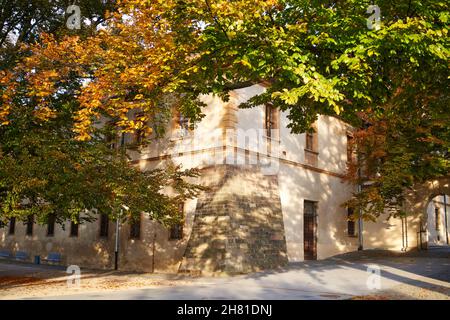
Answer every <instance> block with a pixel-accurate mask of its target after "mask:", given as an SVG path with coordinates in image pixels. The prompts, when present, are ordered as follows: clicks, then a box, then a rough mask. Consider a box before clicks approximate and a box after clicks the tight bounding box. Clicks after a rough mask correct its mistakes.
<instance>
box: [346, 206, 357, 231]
mask: <svg viewBox="0 0 450 320" xmlns="http://www.w3.org/2000/svg"><path fill="white" fill-rule="evenodd" d="M353 213H354V211H353V209H352V208H348V209H347V234H348V235H349V236H350V237H354V236H356V228H355V218H354V216H353Z"/></svg>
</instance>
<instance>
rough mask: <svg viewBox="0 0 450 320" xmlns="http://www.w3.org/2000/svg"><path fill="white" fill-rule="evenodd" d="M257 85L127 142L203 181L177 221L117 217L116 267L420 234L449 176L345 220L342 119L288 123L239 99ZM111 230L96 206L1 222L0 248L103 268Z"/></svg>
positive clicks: (193, 262) (170, 267) (142, 157)
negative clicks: (35, 221)
mask: <svg viewBox="0 0 450 320" xmlns="http://www.w3.org/2000/svg"><path fill="white" fill-rule="evenodd" d="M262 90H264V88H263V86H260V85H255V86H252V87H249V88H245V89H239V90H236V91H234V92H233V93H232V94H231V99H230V101H228V102H223V101H221V100H220V99H219V98H218V97H214V96H210V95H208V96H204V97H203V100H204V102H205V103H206V104H207V107H205V109H204V110H203V113H204V114H205V117H204V119H203V120H202V121H201V122H200V123H198V124H197V126H196V128H195V129H194V130H190V129H189V128H188V127H187V125H186V124H187V121H186V120H185V119H183V117H181V116H179V115H177V114H176V113H174V116H173V120H172V123H171V124H170V125H169V127H170V128H168V130H167V136H166V137H164V138H159V139H154V140H153V141H152V142H151V143H150V145H148V146H147V147H145V148H143V149H142V150H141V151H140V152H139V153H138V152H131V155H132V158H133V163H134V164H135V165H136V166H139V167H140V168H141V169H142V170H148V169H152V168H161V167H164V166H165V165H166V164H167V163H168V162H173V163H175V164H181V165H182V166H183V168H193V167H195V168H199V169H200V170H201V173H202V174H201V176H200V177H199V178H197V179H196V180H195V181H193V182H196V183H200V184H204V185H206V186H209V187H210V188H209V189H208V191H206V192H204V193H203V194H201V195H200V196H199V197H198V198H196V199H192V200H189V201H186V202H185V203H184V205H183V206H182V207H180V210H183V213H184V216H185V222H184V224H183V225H180V226H177V227H173V228H171V229H170V230H168V229H166V228H165V227H163V226H162V225H160V224H159V223H157V222H154V221H151V220H150V219H149V218H148V216H147V215H145V214H142V217H141V220H140V222H138V223H135V224H133V225H129V224H123V225H121V227H120V231H119V232H120V243H119V248H120V250H119V269H120V270H137V271H148V272H152V271H155V272H177V271H180V272H203V273H205V274H208V273H212V274H214V273H241V272H251V271H257V270H261V269H269V268H275V267H278V266H283V265H285V264H287V263H288V262H296V261H303V260H308V259H311V260H314V259H324V258H327V257H330V256H333V255H336V254H340V253H345V252H350V251H355V250H357V249H358V247H359V246H360V245H361V244H360V241H361V242H362V244H363V246H364V249H370V248H382V249H391V250H407V249H409V248H414V247H417V246H420V245H421V244H422V243H424V242H426V241H427V240H426V238H424V237H423V234H424V233H423V232H422V233H421V232H420V231H426V225H427V223H426V221H427V219H426V211H427V205H428V202H429V199H431V198H429V197H430V196H435V195H438V194H442V193H443V192H445V193H447V194H449V185H448V181H438V182H436V183H432V184H431V185H430V186H424V187H423V190H422V189H421V190H422V191H417V192H418V193H417V194H415V193H412V194H411V197H410V199H411V200H410V202H408V203H407V204H406V205H407V206H409V207H408V208H410V211H411V213H413V214H412V215H411V216H409V217H408V218H406V219H394V218H392V219H390V220H386V216H381V217H380V219H379V221H378V222H376V223H369V222H364V223H363V224H361V225H359V223H358V222H353V221H350V220H349V219H348V216H349V212H348V210H347V209H346V208H344V207H342V206H341V204H342V203H343V202H345V201H346V200H348V199H349V198H350V197H351V195H352V192H355V191H356V187H355V186H351V185H348V184H347V183H345V182H343V181H342V178H343V176H344V173H345V170H346V166H347V161H348V157H350V156H351V152H349V150H348V142H349V139H352V128H351V127H350V126H349V125H348V124H346V123H344V122H343V121H341V120H339V119H337V118H333V117H328V116H320V117H319V119H318V121H317V122H316V123H315V130H316V132H315V133H307V134H292V133H290V130H289V129H288V127H287V126H288V123H289V120H288V117H287V114H286V113H285V112H280V111H279V110H276V109H274V108H272V107H271V106H261V107H259V108H252V109H239V108H238V105H239V104H240V103H242V102H244V101H246V100H247V99H249V98H250V97H251V96H253V95H255V94H258V93H260V92H261V91H262ZM130 138H131V137H128V138H127V139H130ZM419 198H420V199H419ZM424 217H425V218H424ZM50 229H51V230H50ZM425 234H426V232H425ZM115 238H116V231H115V223H114V222H113V221H109V220H108V218H107V217H106V216H104V215H100V216H99V219H98V220H97V221H96V222H93V223H86V224H82V225H79V226H77V225H74V224H71V223H70V222H68V223H67V224H66V227H65V230H63V229H62V228H61V227H60V226H54V228H50V227H49V226H38V225H34V226H33V225H31V226H30V224H28V225H25V224H23V223H19V222H17V223H15V224H14V226H13V223H12V222H11V223H10V225H9V226H6V227H5V228H2V229H0V250H2V249H4V250H10V251H11V252H18V251H22V252H26V253H27V254H28V256H29V261H32V260H33V257H34V256H36V255H40V256H42V257H45V256H47V255H48V254H49V253H50V252H58V253H60V254H61V257H62V263H63V264H65V265H70V264H75V265H79V266H81V267H91V268H105V269H111V268H113V266H114V245H115Z"/></svg>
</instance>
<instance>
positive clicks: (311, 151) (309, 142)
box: [305, 123, 319, 167]
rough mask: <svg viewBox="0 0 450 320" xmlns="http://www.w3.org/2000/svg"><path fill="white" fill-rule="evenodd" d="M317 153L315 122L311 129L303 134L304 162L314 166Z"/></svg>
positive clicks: (316, 160)
mask: <svg viewBox="0 0 450 320" xmlns="http://www.w3.org/2000/svg"><path fill="white" fill-rule="evenodd" d="M318 155H319V153H318V135H317V124H316V123H314V124H313V125H312V127H311V130H310V131H307V132H306V134H305V163H306V164H308V165H310V166H315V167H316V166H317V162H318Z"/></svg>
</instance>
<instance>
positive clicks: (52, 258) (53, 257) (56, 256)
mask: <svg viewBox="0 0 450 320" xmlns="http://www.w3.org/2000/svg"><path fill="white" fill-rule="evenodd" d="M42 261H45V262H48V263H58V264H59V263H61V254H60V253H58V252H50V253H49V254H48V256H47V258H45V259H42Z"/></svg>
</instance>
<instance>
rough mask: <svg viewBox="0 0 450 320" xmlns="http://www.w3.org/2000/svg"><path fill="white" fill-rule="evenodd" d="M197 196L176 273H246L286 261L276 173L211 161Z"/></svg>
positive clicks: (282, 264) (276, 265) (278, 265)
mask: <svg viewBox="0 0 450 320" xmlns="http://www.w3.org/2000/svg"><path fill="white" fill-rule="evenodd" d="M207 171H211V172H204V176H205V177H207V179H208V180H209V181H207V182H206V184H207V186H208V187H209V190H208V191H207V192H204V193H203V194H202V195H201V196H200V197H199V199H198V202H197V208H196V212H195V217H194V221H193V228H192V233H191V236H190V239H189V241H188V245H187V247H186V251H185V254H184V257H183V261H182V263H181V265H180V269H179V271H180V272H191V273H199V272H202V273H204V274H211V273H213V274H214V273H227V274H235V273H247V272H254V271H259V270H263V269H273V268H276V267H280V266H284V265H286V264H287V262H288V259H287V250H286V239H285V235H284V225H283V215H282V211H281V201H280V195H279V188H278V177H277V176H265V175H263V174H262V173H261V172H260V169H258V167H234V166H228V165H223V166H215V167H214V168H210V169H209V170H207Z"/></svg>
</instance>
